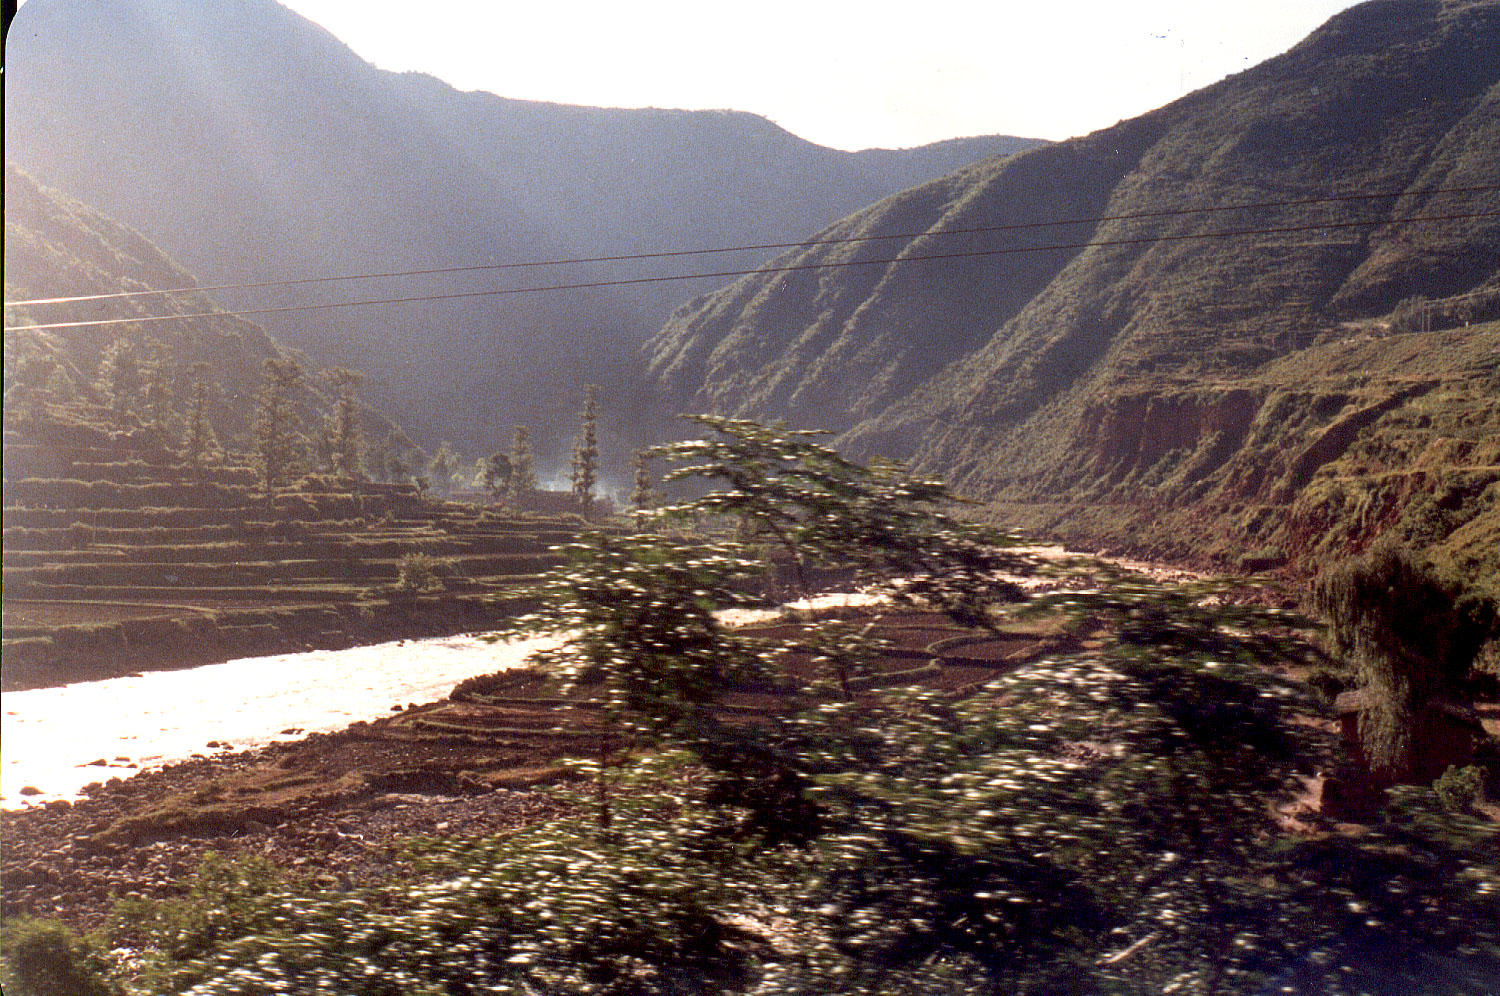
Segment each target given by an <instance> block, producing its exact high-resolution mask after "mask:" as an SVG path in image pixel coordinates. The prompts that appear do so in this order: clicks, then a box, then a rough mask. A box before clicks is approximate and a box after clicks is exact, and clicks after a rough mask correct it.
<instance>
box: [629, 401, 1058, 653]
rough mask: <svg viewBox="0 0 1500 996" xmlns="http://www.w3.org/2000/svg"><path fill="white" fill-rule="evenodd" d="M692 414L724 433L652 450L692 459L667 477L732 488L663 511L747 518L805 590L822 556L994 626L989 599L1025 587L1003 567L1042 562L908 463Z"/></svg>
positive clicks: (749, 530)
mask: <svg viewBox="0 0 1500 996" xmlns="http://www.w3.org/2000/svg"><path fill="white" fill-rule="evenodd" d="M689 420H690V421H692V422H694V423H696V424H698V425H702V426H704V427H705V428H709V429H712V430H713V431H715V432H716V433H718V435H719V438H717V439H707V440H691V441H687V442H682V443H674V444H670V445H667V446H662V447H658V448H657V449H655V450H653V451H652V452H651V455H652V456H655V457H660V458H662V459H665V460H668V461H671V462H674V463H677V464H682V465H683V466H678V467H677V468H676V469H674V470H672V471H670V472H669V473H668V474H667V476H666V480H667V481H669V482H671V481H682V480H692V479H697V480H702V481H707V482H712V483H717V484H720V485H721V487H720V489H719V490H716V491H710V492H708V493H707V494H705V495H703V496H702V497H699V498H696V499H693V500H691V501H688V502H685V503H681V504H678V505H674V506H670V507H668V508H665V509H661V510H660V511H659V513H658V514H661V515H664V516H667V517H670V518H686V519H702V518H705V517H720V518H726V519H729V520H730V521H734V522H737V523H739V525H740V528H741V529H742V531H743V533H744V534H745V535H746V536H747V537H748V538H749V539H750V540H751V541H766V542H769V543H771V544H772V545H773V546H774V547H775V548H776V549H777V550H778V551H779V553H780V555H781V556H782V557H784V558H785V560H786V561H787V562H789V563H790V564H791V566H792V568H793V570H794V572H795V574H796V577H797V581H798V588H799V589H800V591H801V592H802V593H804V594H805V593H807V591H808V583H807V579H806V568H807V566H808V564H809V563H810V562H812V563H825V564H830V565H837V566H853V567H855V568H857V569H858V570H859V572H860V573H861V574H862V576H863V578H864V580H865V581H866V582H868V583H870V584H873V585H875V586H877V587H878V588H880V590H881V591H882V592H883V593H885V594H888V595H889V596H890V597H892V598H893V599H896V600H897V601H901V602H921V603H925V604H929V605H932V606H933V607H935V608H937V609H939V610H940V611H943V612H946V613H947V614H949V615H950V616H952V617H953V618H954V619H956V620H959V621H961V622H967V623H974V624H980V625H983V624H985V623H986V621H987V619H988V614H987V611H988V610H987V605H988V604H989V603H991V602H993V601H996V600H1005V599H1013V598H1015V597H1017V595H1018V591H1019V589H1017V588H1016V586H1015V585H1014V584H1013V583H1011V582H1010V581H1007V580H1005V579H1004V577H1003V575H1007V574H1021V573H1030V572H1032V571H1033V570H1035V566H1036V565H1035V563H1034V562H1033V561H1032V560H1031V559H1030V558H1027V557H1025V556H1022V555H1018V554H1015V553H1012V552H1008V551H1006V550H1005V549H1004V547H1007V546H1014V545H1016V544H1015V540H1014V539H1012V538H1011V537H1009V536H1006V535H1004V534H1001V533H998V532H995V531H993V530H985V529H982V528H980V527H978V526H975V525H972V524H970V523H966V522H962V521H960V520H958V519H957V518H955V517H953V516H952V515H950V514H949V513H948V512H947V511H946V510H945V506H950V505H952V504H954V503H956V501H957V499H956V498H955V496H954V495H953V494H952V493H951V492H950V491H949V490H948V489H947V487H946V486H945V485H943V484H942V483H941V482H939V481H935V480H930V479H924V478H919V477H915V476H913V475H911V474H910V473H908V472H907V471H906V470H905V468H904V467H902V466H901V465H900V464H895V463H877V464H874V465H873V466H868V467H867V466H863V465H861V464H859V463H856V462H854V461H852V460H849V459H847V458H845V457H843V456H841V455H840V454H839V453H838V452H837V451H835V450H833V449H831V448H829V447H826V446H822V445H819V444H818V443H816V442H814V440H815V439H816V438H817V437H819V436H820V435H822V433H818V432H808V431H791V430H787V429H786V428H784V427H782V426H763V425H760V424H758V423H756V422H752V421H749V420H745V419H727V418H720V417H717V416H709V415H695V416H689Z"/></svg>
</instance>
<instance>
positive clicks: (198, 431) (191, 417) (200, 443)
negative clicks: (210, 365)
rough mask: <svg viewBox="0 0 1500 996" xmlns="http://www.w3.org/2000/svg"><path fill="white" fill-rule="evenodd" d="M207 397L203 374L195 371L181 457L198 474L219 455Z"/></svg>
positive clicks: (207, 390)
mask: <svg viewBox="0 0 1500 996" xmlns="http://www.w3.org/2000/svg"><path fill="white" fill-rule="evenodd" d="M208 395H209V388H208V385H207V383H205V382H204V374H203V372H202V371H201V370H200V371H195V374H194V377H193V386H192V393H191V395H190V398H189V402H188V412H187V428H186V431H185V434H184V437H183V441H182V456H183V459H184V460H185V461H186V462H187V464H188V466H189V467H191V468H192V469H193V471H194V472H195V473H200V474H201V473H202V472H203V470H204V469H205V468H206V467H207V466H208V464H210V463H212V462H213V460H214V459H215V458H216V457H218V455H219V453H220V450H219V440H218V436H217V435H216V434H215V433H214V426H213V422H212V421H210V419H209V417H208Z"/></svg>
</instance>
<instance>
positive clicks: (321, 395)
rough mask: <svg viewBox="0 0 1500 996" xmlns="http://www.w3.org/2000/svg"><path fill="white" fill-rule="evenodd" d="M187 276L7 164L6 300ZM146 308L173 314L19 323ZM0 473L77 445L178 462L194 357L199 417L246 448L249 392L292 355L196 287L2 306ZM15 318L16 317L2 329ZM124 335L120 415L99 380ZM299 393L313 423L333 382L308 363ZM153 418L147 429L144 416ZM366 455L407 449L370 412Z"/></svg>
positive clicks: (51, 465)
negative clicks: (202, 398)
mask: <svg viewBox="0 0 1500 996" xmlns="http://www.w3.org/2000/svg"><path fill="white" fill-rule="evenodd" d="M194 285H195V281H194V278H193V277H192V275H191V274H189V273H188V272H187V271H186V270H184V269H183V268H182V267H181V266H180V265H178V264H177V263H176V262H174V261H173V260H172V259H171V258H170V257H169V256H167V255H166V254H165V253H163V252H162V251H161V250H160V249H158V248H157V247H156V246H155V245H153V244H152V243H151V242H150V241H149V240H147V239H146V238H145V237H143V236H142V235H141V234H140V233H139V232H136V231H135V230H133V229H131V228H129V227H127V226H125V225H122V224H120V223H119V222H117V221H115V220H114V219H112V218H110V217H108V216H106V215H104V214H102V213H100V212H99V211H96V210H94V209H93V208H91V207H89V206H88V205H85V204H83V203H80V202H79V201H76V200H74V199H72V198H70V197H67V196H66V195H63V194H61V193H59V192H57V191H55V190H51V189H49V188H46V187H43V186H41V185H39V184H38V183H37V182H36V181H35V180H34V179H33V178H32V177H31V176H29V175H27V174H26V173H25V172H23V171H22V170H20V169H18V168H17V167H16V166H15V165H13V164H10V163H7V164H6V167H5V297H6V300H7V301H27V300H32V299H35V298H43V297H49V296H56V295H62V294H67V295H79V294H85V295H91V294H117V293H121V292H125V291H130V292H137V293H139V292H142V291H152V290H155V289H171V288H191V287H193V286H194ZM147 314H151V315H161V314H167V315H183V316H189V317H183V318H182V319H180V320H173V321H166V322H150V323H142V324H135V323H124V324H119V325H106V326H90V327H83V328H69V329H45V330H29V329H26V328H25V327H24V326H27V325H32V324H38V323H46V322H70V321H95V320H111V319H129V318H134V317H139V316H144V315H147ZM5 322H6V326H7V328H6V333H5V398H6V430H5V477H6V480H7V481H8V482H13V481H18V480H20V479H22V478H23V477H26V476H29V475H32V474H41V475H44V476H51V475H52V474H54V473H58V472H60V471H59V468H62V469H66V468H67V467H68V461H69V456H70V455H71V454H72V453H73V451H74V450H76V449H77V448H78V447H79V446H86V447H89V448H97V449H102V450H110V451H118V454H121V455H124V456H130V457H132V458H137V459H138V458H139V456H140V454H141V453H143V452H149V453H151V454H153V455H154V456H156V457H159V458H160V459H162V460H171V461H173V462H175V460H176V458H175V457H172V456H171V455H170V454H171V451H173V450H175V449H176V448H177V446H178V445H179V444H180V443H181V441H182V437H183V422H184V418H185V412H186V410H187V408H188V405H189V403H190V401H189V399H190V397H191V391H192V379H193V377H194V376H195V374H194V367H195V366H197V367H198V370H200V371H201V373H198V374H197V375H196V376H199V377H201V378H202V379H203V380H204V382H205V383H206V384H208V385H210V387H211V391H210V395H209V397H210V404H209V408H208V418H209V421H210V423H211V424H212V426H213V429H214V434H215V436H216V437H217V439H218V440H219V441H220V442H221V443H223V444H225V445H228V446H232V447H234V448H235V449H238V450H241V451H247V450H249V449H250V448H251V447H250V440H249V435H250V427H251V422H252V420H253V418H254V412H255V394H256V392H257V390H258V389H259V387H260V385H261V383H262V381H263V378H264V372H263V368H264V363H265V361H266V360H268V359H285V358H287V357H288V356H289V355H291V354H289V353H288V351H287V350H285V349H284V348H283V347H282V346H281V345H280V344H279V343H277V342H276V340H275V339H273V338H272V337H271V336H270V335H268V334H267V333H266V332H265V330H264V329H262V328H260V327H259V326H257V325H254V324H252V323H250V322H247V321H245V320H244V319H242V318H236V317H234V316H232V315H228V314H224V313H223V312H222V310H221V309H219V308H218V307H217V306H216V305H215V304H214V303H213V301H212V300H210V299H209V298H208V297H207V296H206V295H204V294H203V293H201V292H198V291H194V290H184V291H181V292H179V293H172V294H165V295H160V296H152V297H148V298H126V299H116V300H103V301H89V302H81V303H74V304H68V305H65V306H61V307H59V306H34V307H28V306H24V305H22V306H13V305H10V304H7V305H6V309H5ZM12 326H21V327H20V328H12ZM119 344H128V345H129V347H130V348H131V352H132V355H133V356H135V358H136V365H137V369H138V372H139V379H140V382H139V383H138V384H137V385H136V386H137V391H136V396H135V398H134V399H133V401H132V402H131V403H130V405H129V406H128V407H125V406H123V405H122V408H124V410H123V412H115V411H112V410H111V406H110V402H111V399H110V398H109V397H108V396H107V393H106V391H105V389H104V388H103V386H102V383H101V382H102V381H103V380H104V379H105V377H104V366H105V364H106V363H107V362H108V360H107V357H109V356H110V355H111V352H112V349H113V348H117V346H118V345H119ZM158 364H160V365H161V369H163V370H164V371H165V372H166V373H167V379H166V381H165V382H164V385H163V391H164V392H165V397H164V398H163V399H162V405H163V408H164V409H165V413H164V414H162V417H160V418H158V419H153V418H152V417H151V415H150V414H149V413H148V411H147V408H148V405H149V404H150V399H149V389H148V384H147V382H149V381H150V379H151V375H150V372H149V371H150V370H151V368H152V367H153V366H156V365H158ZM306 373H307V375H308V376H307V378H306V379H305V380H304V383H303V386H302V387H301V388H299V389H298V391H297V393H296V397H295V403H296V406H297V408H298V410H299V414H300V416H301V418H302V420H303V422H304V423H305V424H307V425H308V426H312V427H316V426H320V425H322V424H323V422H324V420H325V419H327V417H328V416H329V415H330V414H331V412H332V410H333V408H334V397H333V392H332V391H331V390H329V389H328V388H326V387H325V386H324V385H322V384H320V383H319V382H318V381H317V380H316V379H315V378H314V376H313V375H314V374H316V371H315V370H311V369H309V370H307V371H306ZM153 421H155V422H159V423H160V425H158V426H157V427H155V428H153V427H152V426H151V425H149V424H148V423H151V422H153ZM361 421H362V423H363V433H364V436H365V438H366V440H367V441H368V443H369V444H370V446H371V449H372V450H373V451H374V452H383V451H385V450H387V449H389V448H390V447H391V446H395V447H397V449H399V450H401V451H403V452H405V453H406V454H407V456H408V459H411V458H412V457H414V456H416V452H415V448H414V447H413V446H412V445H411V443H410V442H409V441H408V440H406V437H405V434H404V433H403V432H402V431H401V430H400V429H399V428H398V427H397V426H396V425H395V424H394V423H392V422H391V421H390V420H389V419H388V418H386V417H385V416H383V415H382V414H380V413H379V412H378V411H375V410H374V409H371V408H368V407H364V408H363V410H362V412H361Z"/></svg>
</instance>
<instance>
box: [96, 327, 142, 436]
mask: <svg viewBox="0 0 1500 996" xmlns="http://www.w3.org/2000/svg"><path fill="white" fill-rule="evenodd" d="M144 385H145V376H144V375H143V373H142V372H141V357H140V352H139V350H138V349H137V348H136V344H135V342H134V341H133V340H131V339H130V338H128V337H123V336H122V337H121V338H119V339H116V340H115V341H114V342H112V343H110V344H109V348H108V349H106V350H105V351H104V359H103V360H101V361H100V363H99V387H100V390H102V391H103V392H104V396H105V398H107V399H108V400H109V408H110V411H111V412H113V413H114V416H115V421H117V422H123V421H124V420H125V416H126V415H128V414H130V413H131V412H133V411H135V410H136V408H137V407H138V406H139V404H140V398H141V389H142V388H143V387H144Z"/></svg>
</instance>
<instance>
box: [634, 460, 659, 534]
mask: <svg viewBox="0 0 1500 996" xmlns="http://www.w3.org/2000/svg"><path fill="white" fill-rule="evenodd" d="M631 466H632V467H634V468H635V487H634V488H633V489H632V490H631V492H630V507H631V509H632V510H633V513H634V515H635V519H636V524H637V526H639V525H641V524H643V523H644V522H645V519H646V512H647V511H648V510H649V509H650V508H651V507H652V506H653V505H655V504H656V482H655V481H654V480H653V479H652V476H651V457H650V456H649V455H648V454H647V453H646V451H645V450H636V452H635V456H634V457H633V458H632V460H631Z"/></svg>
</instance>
